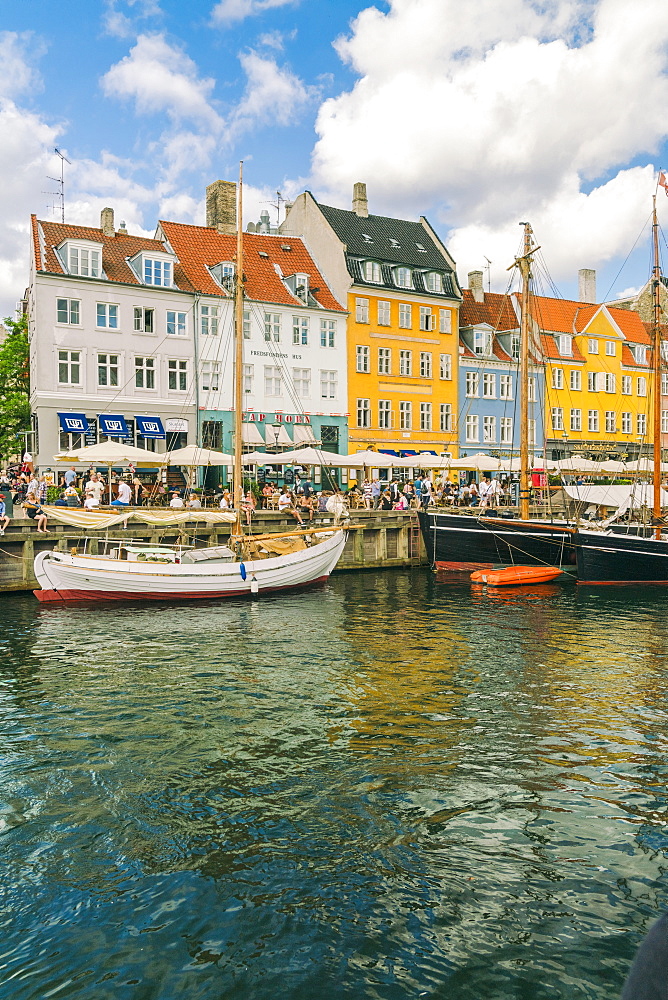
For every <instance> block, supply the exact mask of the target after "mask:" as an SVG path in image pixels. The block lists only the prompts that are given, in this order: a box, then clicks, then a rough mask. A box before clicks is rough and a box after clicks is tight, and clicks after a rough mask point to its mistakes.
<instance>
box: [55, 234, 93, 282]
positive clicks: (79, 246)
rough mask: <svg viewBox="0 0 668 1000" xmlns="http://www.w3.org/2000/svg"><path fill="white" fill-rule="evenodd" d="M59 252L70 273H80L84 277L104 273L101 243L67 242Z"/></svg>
mask: <svg viewBox="0 0 668 1000" xmlns="http://www.w3.org/2000/svg"><path fill="white" fill-rule="evenodd" d="M59 249H61V250H62V252H61V253H60V254H59V256H60V259H61V261H62V262H63V263H64V265H65V269H66V270H67V271H68V272H69V273H70V274H79V275H81V276H82V277H84V278H99V277H100V276H101V273H102V266H101V265H102V253H101V247H100V246H99V244H97V245H96V244H94V243H93V244H91V243H87V244H86V243H82V242H76V243H75V242H72V241H70V242H67V243H64V244H63V246H62V247H61V248H59Z"/></svg>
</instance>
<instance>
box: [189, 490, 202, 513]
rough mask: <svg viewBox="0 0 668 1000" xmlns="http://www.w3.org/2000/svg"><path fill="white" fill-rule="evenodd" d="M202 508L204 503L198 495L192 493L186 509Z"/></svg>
mask: <svg viewBox="0 0 668 1000" xmlns="http://www.w3.org/2000/svg"><path fill="white" fill-rule="evenodd" d="M201 506H202V501H201V500H200V498H199V495H198V494H197V493H191V495H190V500H188V503H187V504H186V507H190V509H191V510H199V509H200V508H201Z"/></svg>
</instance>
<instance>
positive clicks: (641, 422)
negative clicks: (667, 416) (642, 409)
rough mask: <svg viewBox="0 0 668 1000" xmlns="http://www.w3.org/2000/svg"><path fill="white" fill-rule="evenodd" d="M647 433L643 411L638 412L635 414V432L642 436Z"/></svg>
mask: <svg viewBox="0 0 668 1000" xmlns="http://www.w3.org/2000/svg"><path fill="white" fill-rule="evenodd" d="M646 433H647V417H646V416H645V414H644V413H638V414H637V415H636V434H640V435H642V436H643V437H644V436H645V434H646Z"/></svg>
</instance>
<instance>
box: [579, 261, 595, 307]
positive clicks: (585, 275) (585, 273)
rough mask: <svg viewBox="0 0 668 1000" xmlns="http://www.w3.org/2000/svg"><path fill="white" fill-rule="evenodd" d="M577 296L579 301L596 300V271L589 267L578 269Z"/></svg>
mask: <svg viewBox="0 0 668 1000" xmlns="http://www.w3.org/2000/svg"><path fill="white" fill-rule="evenodd" d="M578 297H579V299H580V302H592V303H593V302H596V271H593V270H592V269H591V268H589V267H581V268H580V270H579V271H578Z"/></svg>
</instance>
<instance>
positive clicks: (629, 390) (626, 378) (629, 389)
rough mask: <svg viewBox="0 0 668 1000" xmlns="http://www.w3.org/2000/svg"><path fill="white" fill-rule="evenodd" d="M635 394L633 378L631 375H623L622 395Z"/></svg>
mask: <svg viewBox="0 0 668 1000" xmlns="http://www.w3.org/2000/svg"><path fill="white" fill-rule="evenodd" d="M632 395H633V378H632V376H631V375H622V396H632Z"/></svg>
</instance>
